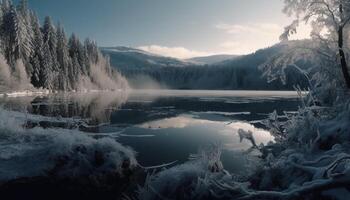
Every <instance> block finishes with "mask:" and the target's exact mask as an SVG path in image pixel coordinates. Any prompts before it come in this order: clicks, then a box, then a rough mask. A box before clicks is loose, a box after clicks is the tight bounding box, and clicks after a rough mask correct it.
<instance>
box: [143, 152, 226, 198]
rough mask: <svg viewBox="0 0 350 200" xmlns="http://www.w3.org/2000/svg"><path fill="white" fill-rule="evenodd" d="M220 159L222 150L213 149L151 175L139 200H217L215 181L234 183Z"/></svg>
mask: <svg viewBox="0 0 350 200" xmlns="http://www.w3.org/2000/svg"><path fill="white" fill-rule="evenodd" d="M220 155H221V150H220V148H219V147H218V146H216V145H213V146H211V147H208V148H207V149H202V150H200V151H199V153H198V154H196V155H192V156H191V157H190V161H188V162H186V163H184V164H181V165H177V166H174V167H171V168H169V169H163V170H161V171H160V172H158V173H150V174H148V176H147V178H146V181H145V184H144V186H143V187H141V188H140V189H139V191H138V199H144V200H155V199H215V198H216V197H215V193H213V191H212V189H215V187H214V185H215V183H214V182H215V180H223V181H228V180H232V177H231V175H230V174H229V173H228V172H226V171H225V170H224V169H223V166H222V163H221V161H220Z"/></svg>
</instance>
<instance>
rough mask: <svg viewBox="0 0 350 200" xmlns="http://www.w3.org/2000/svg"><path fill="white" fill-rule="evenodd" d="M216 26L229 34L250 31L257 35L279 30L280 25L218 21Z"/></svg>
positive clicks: (269, 33)
mask: <svg viewBox="0 0 350 200" xmlns="http://www.w3.org/2000/svg"><path fill="white" fill-rule="evenodd" d="M216 28H218V29H221V30H224V31H226V32H227V33H229V34H241V33H250V34H259V35H271V34H274V33H276V32H280V31H281V27H280V26H279V25H277V24H270V23H261V24H258V23H254V24H248V25H241V24H233V25H230V24H225V23H220V24H217V25H216ZM282 30H283V29H282Z"/></svg>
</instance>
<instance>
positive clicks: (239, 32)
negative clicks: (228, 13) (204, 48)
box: [215, 23, 311, 54]
mask: <svg viewBox="0 0 350 200" xmlns="http://www.w3.org/2000/svg"><path fill="white" fill-rule="evenodd" d="M215 28H216V29H218V30H221V31H223V32H224V33H225V34H226V37H225V40H223V41H222V42H221V43H220V44H219V47H220V48H221V51H222V52H226V53H229V54H247V53H252V52H254V51H256V50H258V49H261V48H266V47H269V46H272V45H274V44H276V43H278V42H279V36H280V35H281V33H282V32H283V30H284V26H282V25H279V24H274V23H247V24H227V23H219V24H216V25H215ZM297 31H298V33H297V34H296V35H293V36H292V37H291V38H290V39H291V40H296V39H305V38H309V36H310V32H311V27H310V26H309V25H305V24H301V26H300V27H299V28H298V30H297Z"/></svg>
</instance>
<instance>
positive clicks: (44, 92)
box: [0, 89, 127, 98]
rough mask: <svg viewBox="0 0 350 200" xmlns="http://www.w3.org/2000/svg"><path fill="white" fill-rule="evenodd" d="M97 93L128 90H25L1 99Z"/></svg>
mask: <svg viewBox="0 0 350 200" xmlns="http://www.w3.org/2000/svg"><path fill="white" fill-rule="evenodd" d="M95 92H127V90H123V89H117V90H82V91H75V90H72V91H52V90H34V91H33V90H23V91H13V92H0V98H2V97H25V96H36V95H49V94H59V93H68V94H69V93H82V94H84V93H95Z"/></svg>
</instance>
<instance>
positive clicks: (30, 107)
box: [0, 91, 128, 125]
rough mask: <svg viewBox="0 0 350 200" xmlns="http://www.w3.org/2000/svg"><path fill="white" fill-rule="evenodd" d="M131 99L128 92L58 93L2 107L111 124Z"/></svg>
mask: <svg viewBox="0 0 350 200" xmlns="http://www.w3.org/2000/svg"><path fill="white" fill-rule="evenodd" d="M127 99H128V94H127V93H126V92H102V91H101V92H90V93H58V94H50V95H41V96H36V97H29V96H28V97H21V98H11V97H9V98H2V99H1V103H0V105H2V106H3V107H5V108H7V109H10V110H16V111H26V112H29V113H32V114H36V115H43V116H49V117H64V118H82V119H85V120H86V121H87V122H88V123H89V124H90V125H98V124H101V123H106V122H109V121H110V116H111V114H112V113H113V111H115V110H117V109H119V108H120V107H121V106H122V105H123V104H124V103H125V102H126V101H127Z"/></svg>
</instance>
